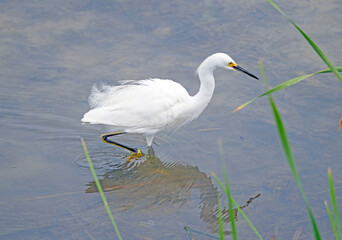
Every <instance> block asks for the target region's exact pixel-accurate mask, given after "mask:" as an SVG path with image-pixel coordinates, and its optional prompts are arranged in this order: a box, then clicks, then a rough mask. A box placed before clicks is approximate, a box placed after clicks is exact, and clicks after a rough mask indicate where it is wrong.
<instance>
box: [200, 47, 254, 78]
mask: <svg viewBox="0 0 342 240" xmlns="http://www.w3.org/2000/svg"><path fill="white" fill-rule="evenodd" d="M216 68H224V69H228V70H237V71H240V72H243V73H245V74H247V75H248V76H250V77H253V78H255V79H259V78H257V77H256V76H255V75H253V74H251V73H250V72H248V71H246V70H245V69H243V68H242V67H240V66H238V65H237V64H236V63H235V61H234V60H233V59H232V58H231V57H230V56H229V55H228V54H226V53H215V54H213V55H211V56H209V57H207V58H206V59H205V60H204V61H203V62H202V64H201V65H200V66H199V68H198V70H197V71H198V72H199V71H201V70H202V69H203V70H204V71H209V72H210V71H211V72H213V71H214V70H215V69H216Z"/></svg>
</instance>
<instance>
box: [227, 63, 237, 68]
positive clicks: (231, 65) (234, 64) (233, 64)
mask: <svg viewBox="0 0 342 240" xmlns="http://www.w3.org/2000/svg"><path fill="white" fill-rule="evenodd" d="M228 66H229V67H236V63H233V62H229V63H228Z"/></svg>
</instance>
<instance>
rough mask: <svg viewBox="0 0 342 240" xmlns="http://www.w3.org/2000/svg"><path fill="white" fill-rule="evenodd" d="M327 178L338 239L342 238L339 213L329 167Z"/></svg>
mask: <svg viewBox="0 0 342 240" xmlns="http://www.w3.org/2000/svg"><path fill="white" fill-rule="evenodd" d="M328 179H329V189H330V198H331V207H332V209H333V212H334V216H335V222H336V229H337V234H338V237H339V238H340V239H342V233H341V223H340V215H339V212H338V206H337V201H336V195H335V188H334V182H333V177H332V173H331V168H328Z"/></svg>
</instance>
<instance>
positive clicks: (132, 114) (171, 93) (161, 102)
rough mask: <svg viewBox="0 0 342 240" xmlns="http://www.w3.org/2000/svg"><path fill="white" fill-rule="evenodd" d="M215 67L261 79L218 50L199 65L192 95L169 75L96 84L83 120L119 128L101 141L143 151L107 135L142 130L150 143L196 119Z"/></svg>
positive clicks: (205, 100) (210, 90)
mask: <svg viewBox="0 0 342 240" xmlns="http://www.w3.org/2000/svg"><path fill="white" fill-rule="evenodd" d="M216 68H224V69H229V70H238V71H241V72H243V73H246V74H247V75H249V76H251V77H253V78H256V79H258V78H257V77H256V76H254V75H253V74H251V73H249V72H247V71H246V70H244V69H243V68H241V67H239V66H238V65H237V64H236V63H235V61H234V60H233V59H232V58H231V57H230V56H228V55H227V54H225V53H215V54H213V55H211V56H209V57H207V58H206V59H205V60H204V61H203V62H202V63H201V64H200V66H199V67H198V69H197V72H196V73H197V74H198V77H199V79H200V82H201V85H200V89H199V91H198V93H197V94H196V95H194V96H190V95H189V94H188V92H187V91H186V90H185V88H184V87H183V86H182V85H180V84H179V83H177V82H174V81H172V80H168V79H157V78H151V79H146V80H139V81H134V80H129V81H121V85H118V86H107V85H102V86H100V87H97V86H96V85H94V86H93V88H92V90H91V94H90V96H89V105H90V108H91V110H90V111H88V112H87V113H85V114H84V116H83V118H82V120H81V121H82V122H83V123H90V124H105V125H110V126H112V127H113V129H115V130H119V131H117V132H112V133H106V134H102V135H101V139H102V141H103V142H106V143H110V144H113V145H116V146H119V147H122V148H124V149H126V150H129V151H131V152H133V153H135V154H138V155H139V154H140V155H141V152H140V150H139V149H136V148H131V147H128V146H125V145H123V144H120V143H118V142H116V141H113V140H110V139H108V138H109V137H112V136H117V135H120V134H124V133H142V134H145V137H146V142H147V146H148V147H150V146H151V145H152V142H153V138H154V136H155V134H156V133H157V132H159V131H161V130H164V129H169V128H175V129H177V128H178V127H180V126H182V125H184V124H186V123H189V122H190V121H192V120H194V119H196V118H197V117H198V116H199V115H200V114H201V112H202V111H203V110H204V109H205V108H206V106H207V105H208V103H209V102H210V100H211V97H212V96H213V93H214V88H215V80H214V76H213V73H214V70H215V69H216Z"/></svg>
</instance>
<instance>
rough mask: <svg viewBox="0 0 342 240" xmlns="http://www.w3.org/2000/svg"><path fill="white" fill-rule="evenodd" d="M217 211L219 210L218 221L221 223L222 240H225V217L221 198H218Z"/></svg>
mask: <svg viewBox="0 0 342 240" xmlns="http://www.w3.org/2000/svg"><path fill="white" fill-rule="evenodd" d="M217 209H218V221H219V234H220V240H224V229H223V217H222V207H221V198H220V196H217Z"/></svg>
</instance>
